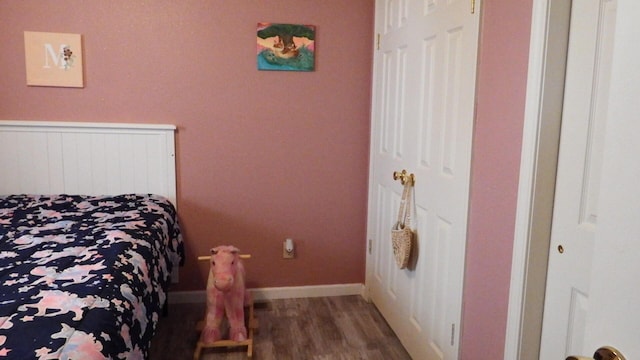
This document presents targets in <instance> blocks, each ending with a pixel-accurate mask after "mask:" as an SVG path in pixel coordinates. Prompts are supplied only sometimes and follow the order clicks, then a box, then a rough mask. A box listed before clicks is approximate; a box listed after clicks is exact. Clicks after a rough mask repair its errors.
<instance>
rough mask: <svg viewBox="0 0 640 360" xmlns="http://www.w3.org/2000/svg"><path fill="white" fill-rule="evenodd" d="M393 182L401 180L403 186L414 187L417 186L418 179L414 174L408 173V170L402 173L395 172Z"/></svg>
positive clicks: (403, 170)
mask: <svg viewBox="0 0 640 360" xmlns="http://www.w3.org/2000/svg"><path fill="white" fill-rule="evenodd" d="M393 180H400V183H401V184H402V185H405V184H407V183H408V184H409V185H411V186H414V185H415V184H416V179H415V176H414V175H413V174H409V173H407V170H405V169H402V171H394V172H393Z"/></svg>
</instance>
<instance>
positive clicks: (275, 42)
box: [257, 23, 316, 71]
mask: <svg viewBox="0 0 640 360" xmlns="http://www.w3.org/2000/svg"><path fill="white" fill-rule="evenodd" d="M315 37H316V29H315V26H312V25H297V24H273V23H258V36H257V40H258V56H257V57H258V70H285V71H313V70H314V69H315Z"/></svg>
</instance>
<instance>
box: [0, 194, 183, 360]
mask: <svg viewBox="0 0 640 360" xmlns="http://www.w3.org/2000/svg"><path fill="white" fill-rule="evenodd" d="M183 256H184V253H183V245H182V238H181V235H180V228H179V226H178V222H177V217H176V211H175V208H174V207H173V205H172V204H171V203H170V202H169V201H168V200H166V199H165V198H163V197H160V196H156V195H133V194H132V195H121V196H113V197H106V196H101V197H95V196H93V197H89V196H71V195H52V196H33V195H11V196H4V197H0V359H145V358H147V357H148V352H149V346H150V340H151V337H152V336H153V333H154V331H155V326H156V323H157V320H158V317H159V316H160V313H161V309H162V305H163V304H164V301H165V299H166V291H167V287H168V285H169V275H170V273H171V269H172V266H177V264H174V262H178V261H181V259H183Z"/></svg>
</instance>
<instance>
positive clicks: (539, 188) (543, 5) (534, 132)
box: [504, 0, 571, 360]
mask: <svg viewBox="0 0 640 360" xmlns="http://www.w3.org/2000/svg"><path fill="white" fill-rule="evenodd" d="M532 5H533V9H532V10H533V11H532V17H531V37H530V44H529V68H528V74H527V90H526V99H525V113H524V128H523V135H522V153H521V159H520V179H519V183H518V196H517V206H516V224H515V231H514V241H513V254H512V265H511V283H510V287H509V308H508V313H507V328H506V332H505V349H504V359H505V360H506V359H521V360H527V359H532V360H533V359H538V355H539V348H540V337H541V333H542V313H543V310H544V293H545V287H546V276H547V264H548V258H549V244H550V239H551V223H552V215H553V201H554V193H555V181H556V166H557V159H558V150H559V139H560V123H561V118H562V101H563V95H564V94H563V93H564V78H565V70H566V66H565V64H566V58H567V45H568V39H569V22H570V16H571V2H570V1H552V0H533V4H532Z"/></svg>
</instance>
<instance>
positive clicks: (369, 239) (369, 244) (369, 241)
mask: <svg viewBox="0 0 640 360" xmlns="http://www.w3.org/2000/svg"><path fill="white" fill-rule="evenodd" d="M371 243H372V241H371V239H369V254H371V247H372V246H371Z"/></svg>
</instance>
